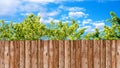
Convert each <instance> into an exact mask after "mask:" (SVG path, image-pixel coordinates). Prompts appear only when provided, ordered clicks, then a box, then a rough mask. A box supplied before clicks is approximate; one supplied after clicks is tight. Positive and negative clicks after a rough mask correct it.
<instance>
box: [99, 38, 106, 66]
mask: <svg viewBox="0 0 120 68" xmlns="http://www.w3.org/2000/svg"><path fill="white" fill-rule="evenodd" d="M100 59H101V60H100V62H101V64H100V65H101V68H106V45H105V41H103V40H101V45H100Z"/></svg>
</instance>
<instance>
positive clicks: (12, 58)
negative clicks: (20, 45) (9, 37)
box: [10, 41, 15, 68]
mask: <svg viewBox="0 0 120 68" xmlns="http://www.w3.org/2000/svg"><path fill="white" fill-rule="evenodd" d="M14 50H15V48H14V41H10V68H15V67H14V65H15V60H14V58H15V56H14Z"/></svg>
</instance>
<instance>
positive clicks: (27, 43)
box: [25, 40, 31, 68]
mask: <svg viewBox="0 0 120 68" xmlns="http://www.w3.org/2000/svg"><path fill="white" fill-rule="evenodd" d="M30 56H31V45H30V41H29V40H26V41H25V68H31V58H30Z"/></svg>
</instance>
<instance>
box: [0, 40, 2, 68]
mask: <svg viewBox="0 0 120 68" xmlns="http://www.w3.org/2000/svg"><path fill="white" fill-rule="evenodd" d="M1 47H2V45H1V41H0V60H2V58H1V55H2V54H1V52H2V48H1ZM1 65H2V61H0V66H1Z"/></svg>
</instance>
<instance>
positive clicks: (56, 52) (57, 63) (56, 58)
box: [53, 40, 59, 68]
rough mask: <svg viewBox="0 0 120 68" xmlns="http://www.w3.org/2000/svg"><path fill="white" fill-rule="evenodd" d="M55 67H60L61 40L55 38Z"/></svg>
mask: <svg viewBox="0 0 120 68" xmlns="http://www.w3.org/2000/svg"><path fill="white" fill-rule="evenodd" d="M53 46H54V68H59V41H57V40H54V45H53Z"/></svg>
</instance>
